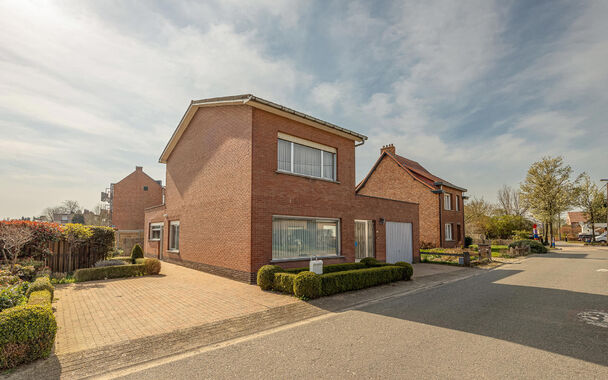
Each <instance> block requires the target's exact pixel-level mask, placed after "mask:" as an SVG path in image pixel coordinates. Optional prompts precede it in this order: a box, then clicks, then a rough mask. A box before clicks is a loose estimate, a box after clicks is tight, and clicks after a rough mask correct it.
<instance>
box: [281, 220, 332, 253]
mask: <svg viewBox="0 0 608 380" xmlns="http://www.w3.org/2000/svg"><path fill="white" fill-rule="evenodd" d="M339 254H340V221H339V220H338V219H321V218H304V217H292V216H275V217H273V218H272V258H273V260H277V259H292V258H299V257H302V258H306V257H312V256H338V255H339Z"/></svg>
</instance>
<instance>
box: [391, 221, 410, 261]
mask: <svg viewBox="0 0 608 380" xmlns="http://www.w3.org/2000/svg"><path fill="white" fill-rule="evenodd" d="M412 259H413V249H412V223H399V222H386V262H387V263H391V264H393V263H396V262H397V261H405V262H407V263H411V262H412Z"/></svg>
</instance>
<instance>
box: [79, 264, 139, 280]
mask: <svg viewBox="0 0 608 380" xmlns="http://www.w3.org/2000/svg"><path fill="white" fill-rule="evenodd" d="M144 274H146V266H145V264H129V265H118V266H114V267H101V268H85V269H77V270H76V271H75V272H74V278H75V279H76V282H83V281H95V280H105V279H107V278H120V277H135V276H143V275H144Z"/></svg>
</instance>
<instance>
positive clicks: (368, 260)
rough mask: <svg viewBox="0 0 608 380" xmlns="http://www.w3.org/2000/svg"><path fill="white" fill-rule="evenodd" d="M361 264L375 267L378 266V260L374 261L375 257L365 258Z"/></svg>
mask: <svg viewBox="0 0 608 380" xmlns="http://www.w3.org/2000/svg"><path fill="white" fill-rule="evenodd" d="M359 262H360V263H361V264H363V265H365V266H366V267H375V266H377V265H378V260H376V259H374V258H373V257H366V258H363V259H361V261H359Z"/></svg>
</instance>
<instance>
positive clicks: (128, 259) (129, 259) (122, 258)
mask: <svg viewBox="0 0 608 380" xmlns="http://www.w3.org/2000/svg"><path fill="white" fill-rule="evenodd" d="M110 259H111V260H122V261H126V262H128V263H129V264H131V256H114V257H110Z"/></svg>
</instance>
